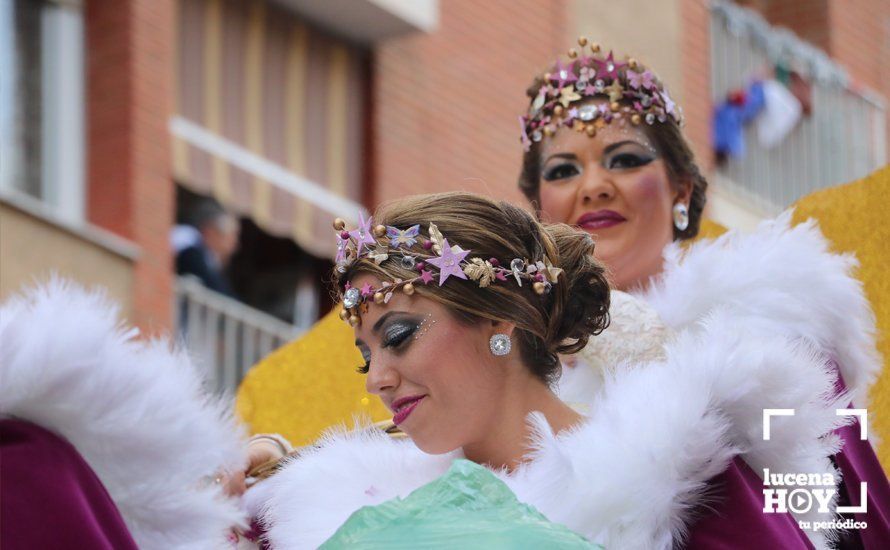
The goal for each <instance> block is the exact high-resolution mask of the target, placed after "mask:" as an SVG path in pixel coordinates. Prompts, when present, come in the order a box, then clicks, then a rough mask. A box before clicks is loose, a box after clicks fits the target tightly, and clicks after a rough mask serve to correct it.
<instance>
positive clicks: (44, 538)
mask: <svg viewBox="0 0 890 550" xmlns="http://www.w3.org/2000/svg"><path fill="white" fill-rule="evenodd" d="M0 525H2V529H0V548H3V550H20V549H21V550H24V549H28V550H31V549H34V548H40V549H41V550H55V549H58V550H71V549H73V548H90V549H97V550H98V549H106V548H107V549H114V550H129V549H134V550H135V549H136V548H137V546H136V543H135V542H134V541H133V538H132V536H130V532H129V531H128V530H127V526H126V525H125V524H124V519H123V517H121V514H120V512H119V511H118V509H117V507H116V506H115V504H114V501H112V500H111V497H110V496H109V495H108V491H106V490H105V487H104V486H103V485H102V482H101V481H99V478H98V477H97V476H96V474H95V473H94V472H93V470H92V469H91V468H90V467H89V465H88V464H87V463H86V461H84V459H83V458H82V457H81V456H80V453H78V452H77V449H75V448H74V447H73V446H72V445H71V444H70V443H68V442H67V441H65V440H64V439H62V438H61V437H59V436H57V435H55V434H54V433H52V432H50V431H47V430H45V429H43V428H41V427H40V426H37V425H35V424H31V423H30V422H25V421H22V420H16V419H10V418H7V419H2V420H0Z"/></svg>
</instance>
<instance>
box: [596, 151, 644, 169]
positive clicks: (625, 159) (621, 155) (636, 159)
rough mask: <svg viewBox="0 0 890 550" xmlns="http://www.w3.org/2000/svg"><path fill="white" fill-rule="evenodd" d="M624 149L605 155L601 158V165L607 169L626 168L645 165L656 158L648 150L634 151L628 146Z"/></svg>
mask: <svg viewBox="0 0 890 550" xmlns="http://www.w3.org/2000/svg"><path fill="white" fill-rule="evenodd" d="M625 149H626V150H622V151H618V152H615V153H611V154H609V155H606V157H605V158H603V167H605V168H606V169H607V170H628V169H631V168H639V167H641V166H646V165H647V164H649V163H650V162H652V161H653V160H655V158H656V157H655V155H653V154H652V153H649V152H648V151H647V152H642V151H634V150H631V148H630V147H627V148H625Z"/></svg>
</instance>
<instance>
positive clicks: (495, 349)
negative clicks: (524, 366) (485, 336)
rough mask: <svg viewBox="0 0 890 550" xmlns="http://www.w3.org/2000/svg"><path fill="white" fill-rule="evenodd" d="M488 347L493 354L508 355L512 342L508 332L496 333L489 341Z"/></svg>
mask: <svg viewBox="0 0 890 550" xmlns="http://www.w3.org/2000/svg"><path fill="white" fill-rule="evenodd" d="M488 347H489V348H490V349H491V354H492V355H507V354H508V353H510V348H511V347H512V343H511V342H510V337H509V336H507V335H506V334H495V335H494V336H492V337H491V340H489V341H488Z"/></svg>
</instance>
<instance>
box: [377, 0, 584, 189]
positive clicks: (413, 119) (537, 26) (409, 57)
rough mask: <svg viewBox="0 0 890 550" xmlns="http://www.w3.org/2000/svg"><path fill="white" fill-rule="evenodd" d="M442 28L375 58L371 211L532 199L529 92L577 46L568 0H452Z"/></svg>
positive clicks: (443, 11) (443, 8)
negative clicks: (397, 202) (439, 198)
mask: <svg viewBox="0 0 890 550" xmlns="http://www.w3.org/2000/svg"><path fill="white" fill-rule="evenodd" d="M439 10H440V14H439V17H440V20H439V27H438V29H436V30H435V31H434V32H432V33H430V34H416V35H411V36H407V37H405V38H400V39H395V40H391V41H388V42H387V43H385V44H384V45H382V46H381V47H380V48H379V49H377V51H376V52H375V59H374V87H375V90H374V104H373V107H372V109H373V110H374V116H375V125H374V132H373V135H374V138H373V140H374V141H373V143H372V151H373V153H372V154H373V155H374V172H373V173H374V179H375V182H376V188H377V192H376V193H375V195H374V197H373V200H372V201H371V204H376V203H379V202H380V201H386V200H391V199H395V198H397V197H400V196H404V195H409V194H415V193H423V192H431V191H442V190H446V189H462V190H467V191H474V192H480V193H486V194H489V195H492V196H497V197H503V198H505V199H507V200H512V201H517V202H519V201H524V198H523V197H522V195H521V194H520V193H519V192H518V190H517V188H516V179H517V177H518V175H519V164H520V157H521V153H522V149H521V147H520V145H519V122H518V117H519V115H520V114H521V113H522V112H523V111H524V110H525V109H526V108H527V105H528V98H527V97H526V96H525V94H524V91H525V89H526V87H527V86H528V85H529V84H530V83H531V78H532V76H533V75H534V74H536V73H537V72H540V71H543V70H544V69H545V68H546V65H547V64H548V63H550V62H552V60H553V59H554V54H556V53H557V52H559V51H562V50H564V49H565V48H568V47H569V46H570V45H571V42H572V40H571V39H569V38H568V37H567V36H566V30H565V28H566V21H565V17H566V2H565V1H564V0H559V1H554V2H540V1H537V0H522V1H519V0H492V1H486V2H478V1H476V0H449V1H447V2H440V3H439Z"/></svg>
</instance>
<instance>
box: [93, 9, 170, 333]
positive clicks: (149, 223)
mask: <svg viewBox="0 0 890 550" xmlns="http://www.w3.org/2000/svg"><path fill="white" fill-rule="evenodd" d="M174 1H175V0H88V1H87V2H86V3H85V24H86V41H87V46H86V51H87V127H88V136H87V139H88V159H87V163H88V164H87V165H88V183H89V186H88V189H89V193H88V209H87V210H88V219H89V221H90V222H91V223H93V224H95V225H98V226H100V227H103V228H105V229H108V230H110V231H113V232H114V233H117V234H118V235H121V236H122V237H125V238H127V239H129V240H131V241H133V242H134V243H135V244H136V245H137V246H139V248H140V251H141V252H140V256H139V259H138V260H137V262H136V266H135V269H134V280H133V292H134V294H133V299H132V305H133V319H132V321H133V322H134V323H135V324H136V325H137V326H140V327H141V328H142V329H144V330H146V331H147V332H149V333H152V332H156V331H164V330H169V328H170V327H171V324H172V297H173V292H172V283H173V278H172V259H171V254H170V250H169V245H168V232H169V229H170V226H171V224H172V222H173V200H174V196H173V191H174V188H173V184H172V178H171V173H170V158H169V132H168V130H167V121H168V119H169V117H170V113H171V108H172V103H171V90H172V74H173V66H174V65H173V62H174V55H173V54H174V44H173V38H174V33H173V30H174V24H175V21H174V9H173V6H174Z"/></svg>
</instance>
